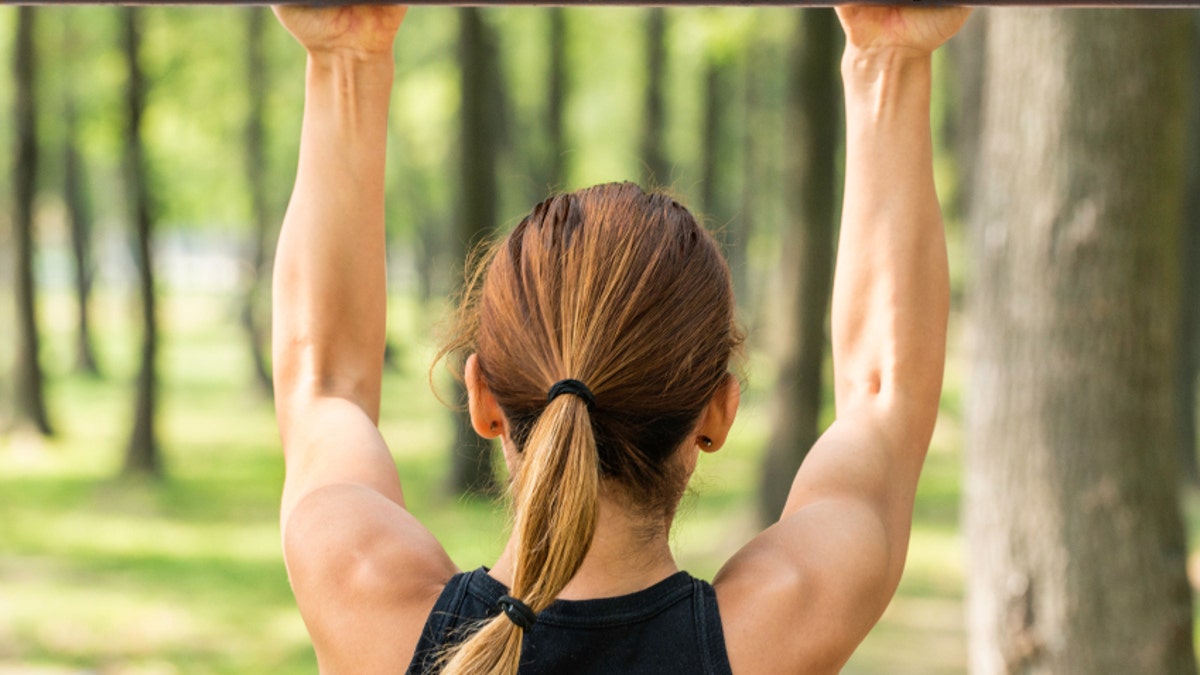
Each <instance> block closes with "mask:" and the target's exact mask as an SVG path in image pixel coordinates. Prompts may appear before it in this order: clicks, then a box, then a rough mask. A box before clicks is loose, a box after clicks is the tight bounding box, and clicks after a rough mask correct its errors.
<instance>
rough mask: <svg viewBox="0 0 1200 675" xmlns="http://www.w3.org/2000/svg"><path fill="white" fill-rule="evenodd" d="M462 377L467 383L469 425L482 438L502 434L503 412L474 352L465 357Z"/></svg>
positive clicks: (503, 429) (503, 430)
mask: <svg viewBox="0 0 1200 675" xmlns="http://www.w3.org/2000/svg"><path fill="white" fill-rule="evenodd" d="M463 379H464V380H465V381H466V385H467V408H468V410H469V411H470V413H471V426H472V427H473V428H474V429H475V433H477V434H479V435H480V436H481V437H483V438H498V437H500V436H503V435H504V433H505V431H506V429H505V420H504V412H503V411H502V410H501V409H500V404H499V403H497V402H496V397H495V396H493V395H492V390H491V389H488V386H487V382H485V381H484V379H483V372H482V371H481V370H480V368H479V359H478V357H476V355H475V354H472V355H470V356H468V357H467V363H466V367H465V368H464V369H463Z"/></svg>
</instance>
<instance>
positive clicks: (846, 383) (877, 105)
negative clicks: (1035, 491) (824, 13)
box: [832, 46, 949, 451]
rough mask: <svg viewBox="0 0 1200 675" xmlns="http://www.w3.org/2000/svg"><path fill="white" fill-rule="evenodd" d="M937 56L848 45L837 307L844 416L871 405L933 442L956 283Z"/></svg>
mask: <svg viewBox="0 0 1200 675" xmlns="http://www.w3.org/2000/svg"><path fill="white" fill-rule="evenodd" d="M930 61H931V58H930V57H929V56H928V55H919V54H912V53H907V52H898V51H892V52H887V51H882V50H881V51H877V52H874V53H871V54H866V53H863V52H861V51H859V50H857V49H855V48H854V47H853V46H851V47H848V48H847V52H846V56H845V57H844V59H843V63H842V74H843V78H844V83H845V90H846V117H847V148H846V189H845V204H844V207H843V218H842V228H841V235H840V238H841V239H840V243H839V246H838V251H839V253H838V262H837V273H836V275H835V281H834V294H833V308H832V338H833V356H834V368H835V377H836V397H837V407H838V412H839V416H840V415H842V414H844V413H846V412H849V411H852V410H858V409H860V407H861V406H864V405H865V406H870V407H871V408H873V409H874V410H875V411H876V412H879V413H882V414H883V415H886V416H890V417H891V418H892V421H894V422H896V425H891V424H889V425H888V426H892V427H893V430H894V431H898V432H900V433H901V434H902V435H903V436H904V437H905V438H906V439H909V440H913V439H916V440H918V441H919V439H920V438H921V437H924V442H916V443H915V445H916V446H921V447H920V449H921V451H923V450H924V447H923V446H924V445H926V444H927V441H928V434H930V433H932V428H933V423H934V420H935V418H936V414H937V402H938V398H939V396H940V393H941V382H942V369H943V363H944V360H945V342H946V322H947V315H948V308H949V280H948V272H947V262H946V246H945V235H944V233H943V229H942V218H941V211H940V208H939V206H938V202H937V194H936V192H935V189H934V183H933V147H932V146H933V144H932V138H931V132H930V126H929V105H930V88H931V82H932V75H931V63H930Z"/></svg>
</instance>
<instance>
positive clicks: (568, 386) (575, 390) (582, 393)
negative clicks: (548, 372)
mask: <svg viewBox="0 0 1200 675" xmlns="http://www.w3.org/2000/svg"><path fill="white" fill-rule="evenodd" d="M559 394H574V395H576V396H578V397H579V398H581V399H583V402H584V403H586V404H587V407H588V410H591V409H592V408H594V407H596V395H595V394H593V393H592V390H591V389H588V387H587V385H586V384H584V383H582V382H580V381H579V380H559V381H558V382H555V383H554V384H553V385H551V386H550V393H548V394H546V403H550V402H551V401H553V400H554V399H555V398H558V396H559Z"/></svg>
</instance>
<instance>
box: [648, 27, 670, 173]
mask: <svg viewBox="0 0 1200 675" xmlns="http://www.w3.org/2000/svg"><path fill="white" fill-rule="evenodd" d="M666 33H667V14H666V11H665V10H664V9H663V8H662V7H651V8H649V9H647V10H646V91H645V100H644V102H643V119H642V162H643V163H644V166H643V173H644V177H643V182H644V184H645V185H646V186H648V187H650V188H656V187H660V186H666V185H670V183H671V166H670V164H668V162H667V153H666V150H665V146H666V143H665V141H666V139H665V138H664V136H665V134H666V112H665V106H664V105H663V92H662V85H663V75H664V73H663V71H664V70H665V69H666V62H667V44H666Z"/></svg>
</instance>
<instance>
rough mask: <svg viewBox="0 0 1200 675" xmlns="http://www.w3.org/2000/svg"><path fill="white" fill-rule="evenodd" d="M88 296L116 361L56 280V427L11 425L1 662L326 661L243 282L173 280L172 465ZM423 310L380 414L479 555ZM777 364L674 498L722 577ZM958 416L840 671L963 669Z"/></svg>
mask: <svg viewBox="0 0 1200 675" xmlns="http://www.w3.org/2000/svg"><path fill="white" fill-rule="evenodd" d="M96 304H97V316H96V322H97V323H96V325H97V334H98V338H99V339H98V346H99V352H100V357H101V361H102V364H101V365H102V367H103V369H104V372H105V375H104V377H103V378H102V379H94V378H88V377H83V376H78V375H73V374H71V370H72V368H71V364H72V363H73V358H72V357H73V351H72V346H71V345H72V343H71V336H70V333H69V330H68V329H69V327H70V326H71V325H72V315H71V305H70V302H69V300H68V299H67V298H65V297H60V296H58V295H52V296H51V297H50V298H49V299H48V300H46V301H45V303H44V313H43V316H44V324H45V325H46V326H47V327H48V328H49V330H48V332H49V334H50V340H49V342H48V344H47V345H46V348H45V352H44V360H45V362H46V363H47V365H48V366H49V368H50V371H51V380H50V387H49V400H50V405H51V408H52V414H53V417H54V422H55V424H56V426H57V427H58V431H59V434H58V436H57V437H56V438H55V439H53V440H50V441H41V440H39V439H35V438H31V437H28V436H24V435H22V436H8V437H0V675H15V674H16V673H25V674H29V673H38V674H41V675H51V674H54V673H75V674H78V673H81V672H86V673H104V674H105V675H113V674H123V675H133V674H136V675H149V674H154V675H157V674H160V673H161V674H176V673H230V674H233V673H285V674H286V673H314V672H315V671H316V668H315V660H314V659H313V656H312V650H311V647H310V646H309V642H308V638H307V635H306V633H305V631H304V626H303V623H302V622H301V620H300V617H299V615H298V613H297V612H296V609H295V605H294V601H293V600H292V597H291V592H290V590H289V588H288V584H287V576H286V572H285V570H284V566H283V562H282V557H281V554H280V550H279V532H278V523H277V518H278V512H277V503H278V496H279V491H280V487H281V485H282V479H283V469H282V462H281V459H280V454H279V444H278V439H277V436H276V431H275V426H274V418H273V413H272V408H271V403H270V401H269V400H268V399H267V398H266V397H265V396H264V395H263V394H262V393H260V392H258V391H256V389H255V385H254V384H253V381H252V378H251V375H250V361H249V354H248V351H247V349H246V347H245V345H244V338H243V336H242V333H241V332H240V329H239V328H238V326H237V322H236V316H237V315H236V311H235V309H236V308H235V305H234V304H233V301H232V300H231V299H229V298H225V297H217V296H196V295H178V294H175V295H170V294H169V295H167V296H166V298H165V300H164V303H163V329H164V330H163V333H164V341H163V349H162V353H161V360H160V365H161V368H162V372H163V375H164V377H163V384H164V388H163V394H162V410H161V413H162V414H161V418H160V429H159V433H160V439H161V441H162V445H163V449H164V453H165V460H166V471H167V477H166V479H165V480H163V481H161V482H152V481H147V480H142V479H130V478H119V477H118V474H119V469H120V465H121V453H122V450H123V448H124V444H125V441H126V438H127V434H128V430H129V424H130V416H131V415H130V411H131V406H132V388H131V385H130V382H131V381H132V374H133V369H134V358H135V355H136V344H137V338H138V335H137V333H136V331H134V330H133V328H132V327H133V326H134V325H135V323H134V322H133V318H134V317H133V313H132V308H131V306H130V304H129V302H128V300H127V298H126V297H125V296H123V295H117V294H101V295H100V296H98V297H97V303H96ZM430 315H431V312H429V311H418V309H417V307H416V306H415V305H414V304H413V303H411V302H409V301H407V300H404V299H397V300H396V301H395V302H394V306H393V313H392V326H391V334H392V337H393V340H394V341H395V342H396V344H397V346H398V347H399V350H398V355H397V364H396V368H395V370H389V371H388V372H387V375H386V376H385V391H384V403H383V410H384V413H383V421H382V422H381V430H382V432H383V434H384V436H385V438H386V439H387V440H388V442H389V444H390V447H391V448H392V451H393V454H394V456H395V458H396V461H397V465H398V470H399V472H400V475H401V476H402V478H403V480H404V484H405V492H406V498H407V500H408V502H409V505H410V508H411V509H412V511H413V512H414V513H415V514H416V515H417V517H418V518H420V519H421V520H422V521H423V522H424V523H426V524H427V526H428V527H429V528H430V529H431V530H432V531H433V532H434V533H435V534H436V535H437V536H438V538H439V539H440V540H441V541H442V542H443V543H444V544H445V546H446V548H447V549H448V551H449V552H450V554H451V556H452V557H453V558H454V560H455V561H456V562H458V564H459V565H460V566H462V567H464V568H473V567H476V566H478V565H481V564H490V563H491V562H492V560H493V559H494V557H495V556H496V555H497V554H498V552H499V550H500V548H501V547H502V545H503V542H504V537H505V528H506V522H507V516H506V514H505V513H504V509H503V506H502V505H500V504H498V503H495V502H492V501H488V500H482V499H460V498H456V497H452V496H449V495H447V494H446V491H445V489H444V487H445V483H444V480H445V474H446V468H447V462H448V458H447V452H446V443H447V441H446V439H447V438H448V437H449V431H450V420H449V413H448V412H447V410H446V408H445V407H444V406H443V405H442V404H441V403H439V402H438V401H437V399H436V398H435V397H434V396H433V395H432V394H431V392H430V390H429V386H428V382H427V369H428V365H429V360H430V358H431V356H432V354H433V348H432V345H431V343H429V342H428V340H427V339H425V340H422V339H420V338H419V336H422V335H426V331H427V326H429V325H430V322H431V319H430ZM767 370H768V369H767V368H766V367H764V366H761V365H759V364H758V363H757V361H756V359H751V367H750V368H749V371H750V372H749V382H750V387H749V389H748V390H747V392H746V395H745V397H744V401H745V404H744V408H743V410H742V411H741V413H740V414H739V421H738V423H737V425H736V426H735V428H734V430H733V433H732V434H731V437H730V441H729V444H728V445H727V447H726V448H724V449H723V450H721V451H720V452H718V453H715V454H714V455H711V456H707V455H706V456H705V457H704V458H703V459H702V462H701V465H700V468H699V469H698V473H697V476H696V480H695V481H694V483H693V491H692V494H690V495H689V496H688V497H687V499H686V500H685V504H684V505H683V507H682V508H681V511H680V515H679V518H678V521H677V527H676V530H675V532H674V534H673V536H672V543H673V546H674V547H675V550H676V552H677V556H678V559H679V562H680V564H681V565H682V566H683V567H685V568H687V569H688V570H690V571H692V572H693V573H695V574H697V575H699V576H703V577H708V578H711V576H712V575H713V574H714V573H715V572H716V570H717V569H718V568H719V566H720V565H721V563H722V562H723V561H724V560H725V559H726V558H727V557H728V556H729V555H730V554H731V553H732V552H733V551H735V550H736V549H737V548H738V547H739V546H741V545H742V544H743V543H744V542H745V541H747V540H748V539H749V538H750V537H751V536H753V534H754V532H755V531H756V524H755V510H754V500H753V498H752V489H753V486H754V485H755V483H756V481H757V480H758V476H759V474H758V471H759V456H760V454H761V448H762V446H763V444H764V442H765V440H766V434H767V428H768V419H767V414H766V407H765V405H763V398H764V397H763V390H764V387H766V386H767V385H768V384H769V382H767V381H766V378H765V377H764V375H763V373H764V372H766V371H767ZM444 376H445V374H444V372H442V370H441V369H439V370H438V371H436V372H435V379H437V380H438V381H439V382H443V383H444ZM951 382H953V379H951ZM958 436H959V432H958V425H957V421H956V420H955V419H954V418H953V417H949V418H946V419H943V421H942V423H941V425H940V429H939V432H938V434H937V436H936V437H935V443H934V449H933V451H932V452H931V455H930V460H929V464H928V468H927V471H926V474H925V477H924V479H923V481H922V484H921V490H920V497H919V503H918V506H917V523H916V526H915V529H914V533H913V544H912V548H911V552H910V556H909V565H908V569H907V572H906V575H905V578H904V581H903V583H902V585H901V590H900V595H899V596H898V598H897V599H896V601H895V602H894V603H893V605H892V607H891V608H890V609H889V610H888V612H887V614H886V615H885V616H884V619H883V621H882V622H881V623H880V625H879V627H878V628H877V629H876V630H875V631H874V632H873V633H872V635H871V636H870V637H869V638H868V640H867V642H866V643H865V645H864V646H863V648H862V649H861V650H860V652H859V653H858V654H857V655H856V656H855V658H854V660H853V661H852V662H851V664H850V665H849V666H848V667H847V669H846V672H847V673H856V674H862V673H936V674H942V673H945V674H947V675H948V674H950V673H962V672H965V667H964V665H963V664H964V660H965V657H964V649H965V648H964V646H963V643H964V639H963V630H962V627H961V623H962V620H961V614H962V610H961V588H962V578H963V562H962V553H961V551H962V546H961V543H960V541H959V536H958V534H957V522H958V516H957V514H958V499H959V459H958V452H957V448H958V445H959V440H958Z"/></svg>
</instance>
